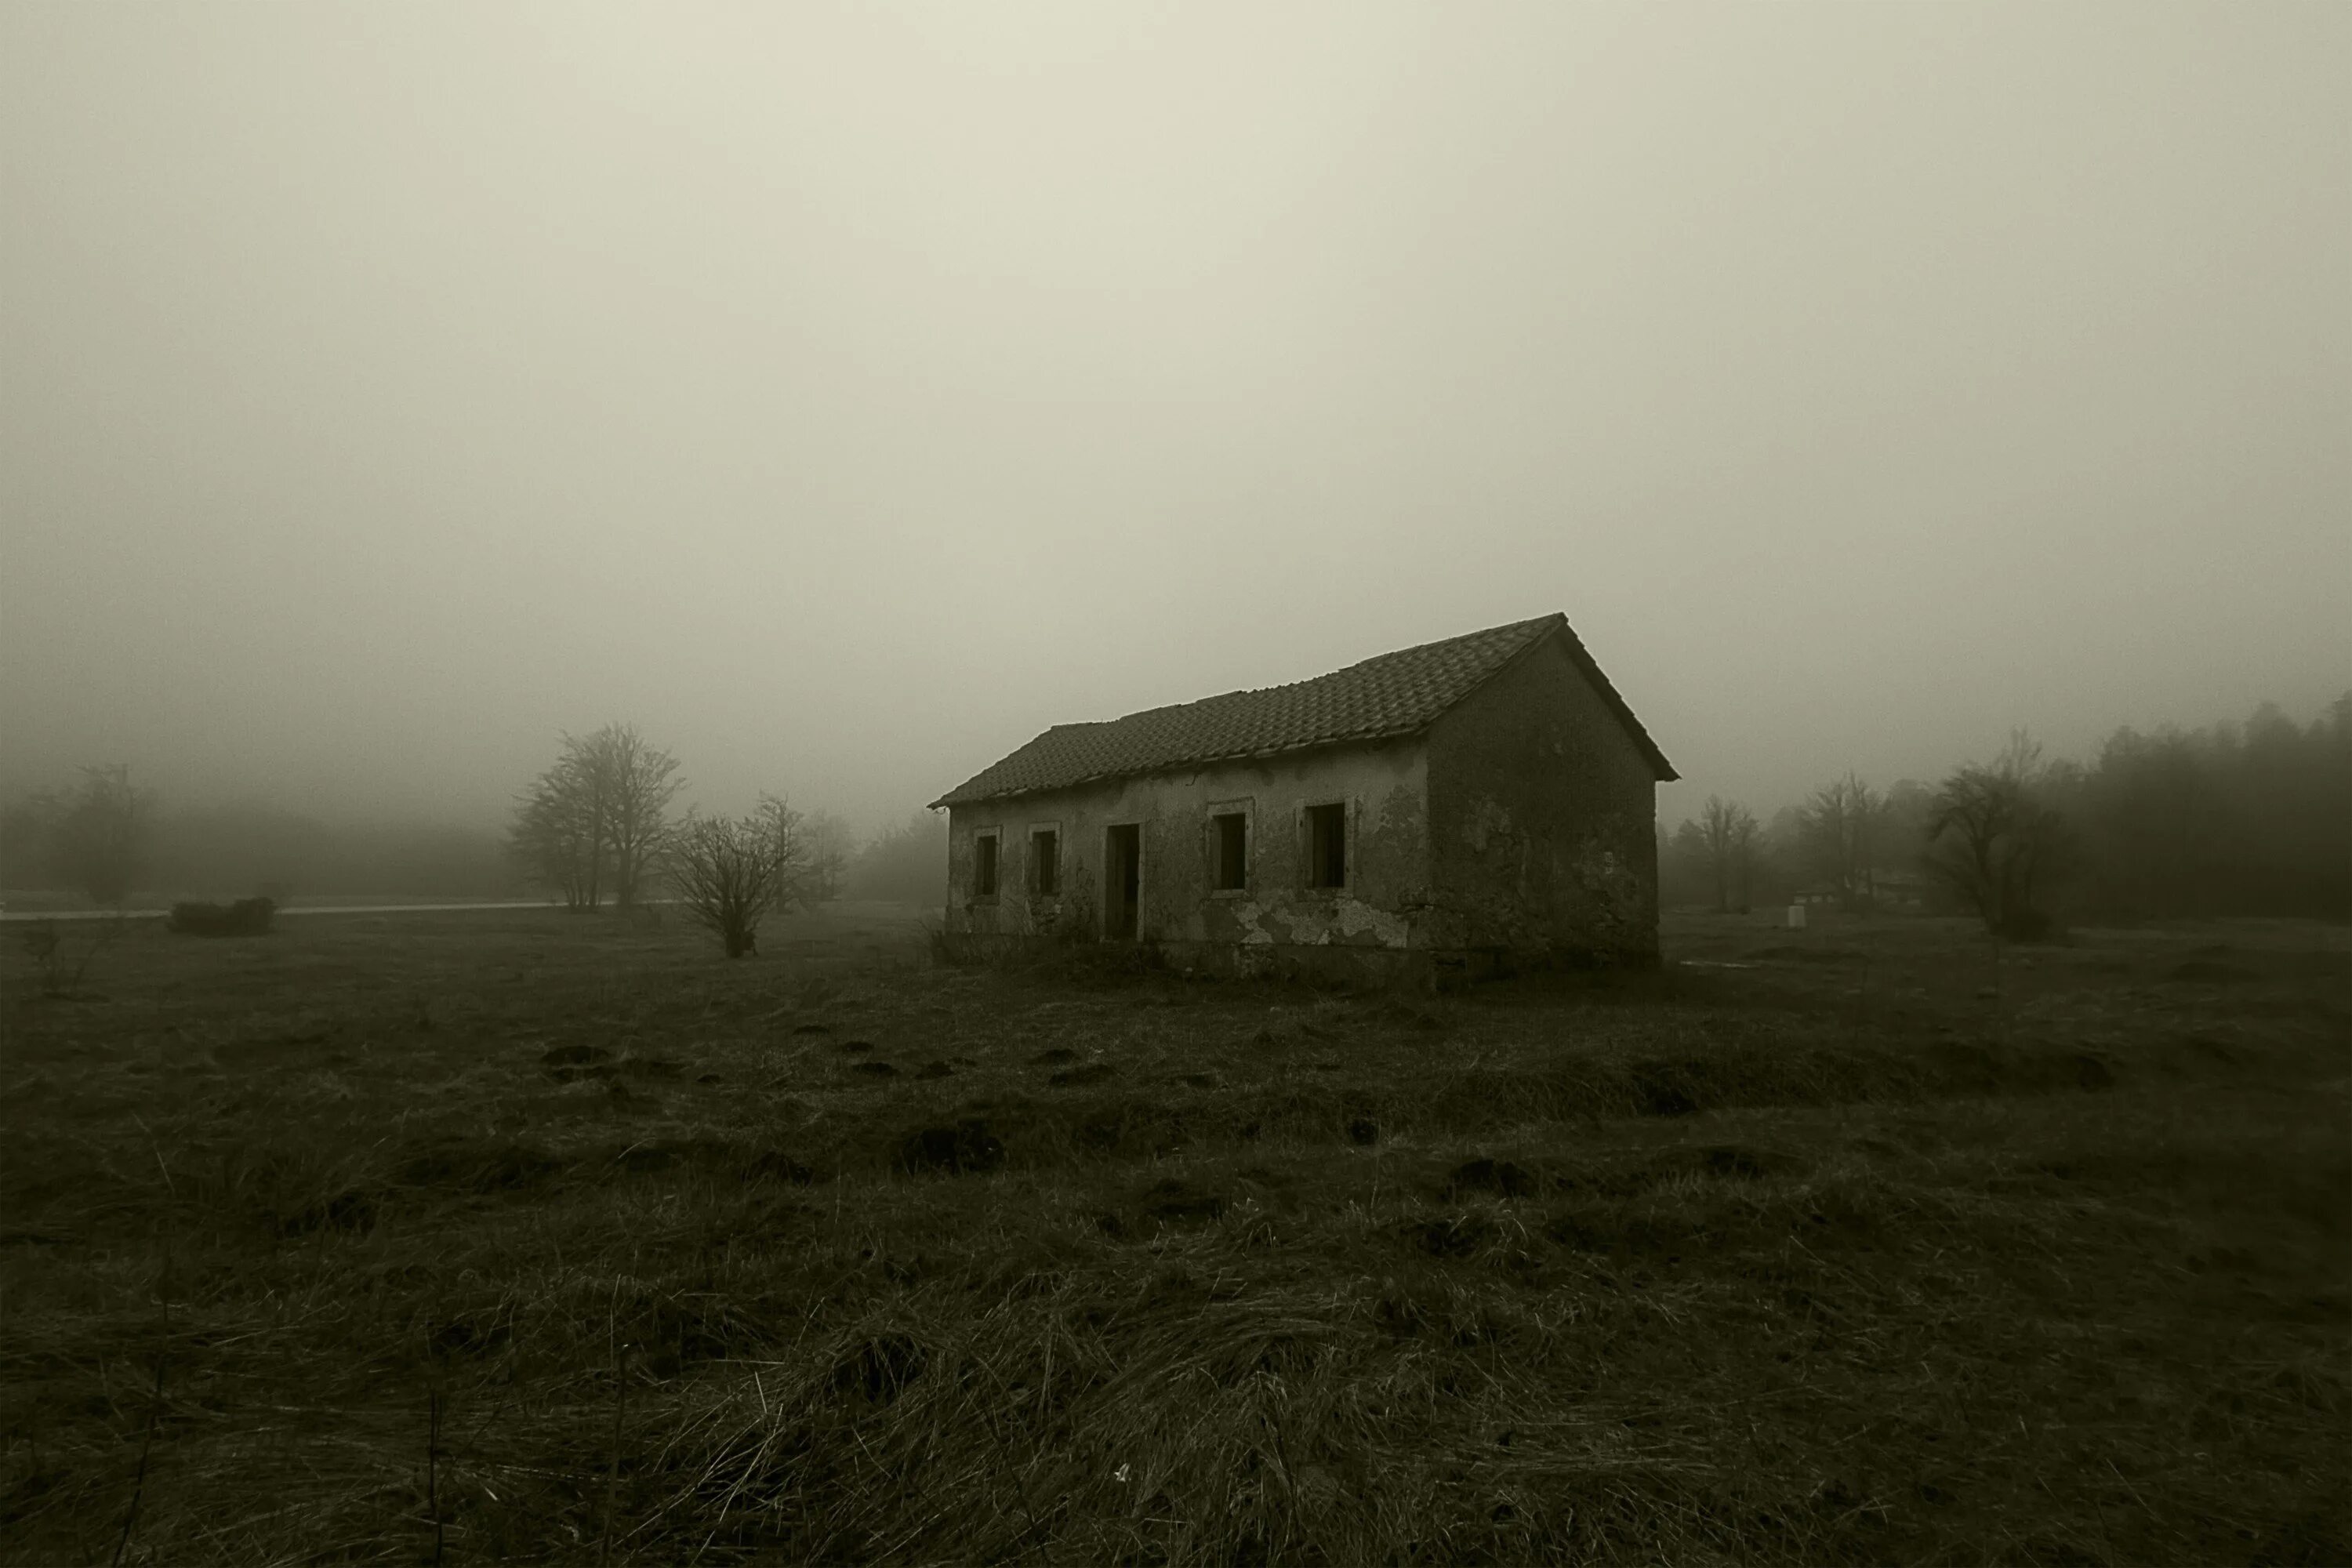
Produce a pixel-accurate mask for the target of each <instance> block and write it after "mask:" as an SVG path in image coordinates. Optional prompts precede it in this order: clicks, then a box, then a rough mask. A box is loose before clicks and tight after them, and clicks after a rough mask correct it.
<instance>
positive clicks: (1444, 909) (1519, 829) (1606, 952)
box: [1426, 637, 1658, 963]
mask: <svg viewBox="0 0 2352 1568" xmlns="http://www.w3.org/2000/svg"><path fill="white" fill-rule="evenodd" d="M1428 774H1429V824H1430V826H1429V834H1430V842H1431V846H1432V865H1433V871H1434V874H1433V879H1432V880H1433V894H1434V898H1433V903H1434V906H1435V907H1434V908H1433V910H1432V911H1431V915H1430V918H1429V919H1428V921H1427V922H1426V923H1427V925H1428V927H1429V932H1430V935H1429V940H1430V942H1432V944H1433V945H1436V946H1444V947H1453V946H1458V947H1464V948H1472V949H1476V948H1502V949H1509V950H1511V951H1513V952H1522V953H1527V952H1548V953H1550V954H1552V955H1554V956H1557V957H1559V958H1562V959H1570V960H1574V959H1584V958H1593V959H1601V960H1605V961H1617V962H1633V963H1643V962H1649V961H1654V959H1655V958H1656V956H1657V951H1658V861H1657V823H1656V817H1657V804H1656V802H1657V786H1656V780H1655V778H1654V775H1653V773H1652V771H1651V766H1650V762H1649V759H1648V757H1647V756H1646V755H1644V754H1643V751H1642V750H1641V748H1640V747H1639V746H1638V745H1637V744H1636V743H1635V742H1634V741H1633V737H1632V736H1631V735H1629V734H1627V733H1626V731H1625V727H1624V725H1623V724H1622V723H1621V722H1620V721H1619V720H1618V718H1617V715H1616V712H1615V710H1613V709H1612V708H1611V707H1610V706H1609V704H1608V702H1607V701H1606V700H1605V699H1603V698H1602V697H1601V694H1600V693H1599V692H1598V691H1596V690H1595V689H1593V688H1592V686H1591V683H1590V682H1589V681H1588V680H1587V679H1586V678H1585V675H1584V672H1583V670H1582V669H1581V668H1580V667H1579V666H1578V664H1577V663H1576V661H1575V659H1574V658H1572V657H1571V656H1570V653H1569V652H1568V650H1567V648H1566V647H1563V646H1561V642H1560V639H1559V638H1558V637H1549V638H1547V639H1546V640H1545V641H1544V642H1543V643H1542V644H1541V645H1539V646H1538V647H1536V648H1534V649H1532V650H1530V651H1529V653H1528V655H1527V657H1525V658H1521V659H1520V660H1519V661H1518V662H1517V664H1515V665H1513V666H1512V667H1511V668H1508V669H1507V670H1505V671H1504V672H1503V673H1502V674H1500V675H1498V676H1496V678H1495V679H1492V680H1490V681H1488V682H1487V683H1486V685H1485V686H1483V687H1481V688H1479V689H1478V690H1476V691H1475V692H1473V693H1472V694H1471V695H1470V696H1469V697H1468V698H1467V699H1465V700H1464V701H1463V702H1461V703H1460V704H1459V705H1458V706H1456V707H1455V708H1454V709H1453V710H1451V711H1449V712H1447V713H1446V714H1445V715H1444V717H1443V718H1441V719H1440V720H1439V721H1437V723H1436V724H1435V725H1434V726H1433V727H1432V728H1431V731H1430V733H1429V752H1428Z"/></svg>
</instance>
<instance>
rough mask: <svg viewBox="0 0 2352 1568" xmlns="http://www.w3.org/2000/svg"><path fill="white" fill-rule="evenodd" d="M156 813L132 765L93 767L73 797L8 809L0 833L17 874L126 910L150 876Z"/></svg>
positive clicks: (64, 794) (46, 797)
mask: <svg viewBox="0 0 2352 1568" xmlns="http://www.w3.org/2000/svg"><path fill="white" fill-rule="evenodd" d="M150 805H151V802H150V800H149V798H148V797H147V796H146V795H144V794H142V792H141V791H140V790H138V789H137V788H135V787H134V786H133V785H132V784H131V765H130V764H129V763H100V764H99V765H97V766H93V767H86V768H84V769H82V770H81V783H80V784H79V785H78V786H76V787H75V788H74V789H72V790H70V791H58V790H44V791H41V792H40V793H38V794H37V795H31V796H29V797H27V798H26V799H25V800H22V801H20V802H18V803H17V804H16V805H13V806H11V807H10V808H9V810H8V812H7V814H6V817H5V822H0V832H5V834H6V836H7V838H8V849H7V854H8V861H9V867H10V870H11V871H12V873H17V874H22V873H25V872H29V873H31V874H32V875H33V876H35V877H37V878H39V879H42V880H45V881H48V882H51V883H53V884H54V885H57V886H60V887H68V888H79V889H81V891H82V892H83V893H84V894H86V895H87V896H88V897H89V901H90V902H92V903H94V904H110V905H114V906H117V907H120V906H121V903H122V901H123V900H125V899H127V898H129V897H130V896H131V888H132V886H133V885H134V884H135V883H136V882H137V881H138V879H140V878H141V877H142V876H143V875H145V874H146V870H147V860H148V847H149V839H150V833H149V826H148V819H149V817H150V816H151V815H152V814H151V811H150Z"/></svg>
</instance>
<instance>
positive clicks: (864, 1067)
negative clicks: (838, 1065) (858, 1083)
mask: <svg viewBox="0 0 2352 1568" xmlns="http://www.w3.org/2000/svg"><path fill="white" fill-rule="evenodd" d="M849 1070H850V1071H851V1072H854V1073H856V1074H858V1075H859V1076H860V1077H863V1078H897V1077H898V1068H895V1067H892V1066H891V1065H890V1064H889V1063H888V1062H853V1063H851V1064H850V1068H849Z"/></svg>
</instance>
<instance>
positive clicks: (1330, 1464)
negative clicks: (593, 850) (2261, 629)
mask: <svg viewBox="0 0 2352 1568" xmlns="http://www.w3.org/2000/svg"><path fill="white" fill-rule="evenodd" d="M69 940H73V941H77V942H79V941H80V940H83V937H82V936H81V935H80V934H79V933H69ZM17 942H18V933H17V931H16V928H13V927H12V928H8V929H7V931H6V944H7V946H6V951H5V952H0V966H5V967H0V976H5V981H6V994H5V1002H0V1020H4V1021H5V1052H4V1053H0V1096H5V1100H0V1103H5V1106H6V1118H7V1121H6V1127H5V1131H6V1136H5V1140H0V1430H5V1445H6V1447H5V1463H4V1464H0V1559H5V1561H7V1562H11V1563H106V1562H110V1561H113V1560H117V1559H118V1558H119V1560H120V1561H122V1562H126V1563H171V1564H182V1563H236V1564H241V1565H260V1564H274V1563H430V1562H436V1561H437V1562H445V1563H473V1562H487V1561H496V1560H518V1561H529V1562H547V1561H573V1562H582V1563H589V1562H593V1563H710V1564H729V1563H749V1562H775V1563H800V1562H827V1563H835V1562H838V1563H859V1562H863V1563H984V1562H1033V1561H1034V1562H1040V1563H1066V1564H1097V1563H1266V1564H1307V1563H1332V1564H1339V1563H1560V1562H1587V1561H1590V1562H1599V1563H1614V1562H1627V1563H1633V1562H1638V1563H1676V1564H1710V1563H1722V1564H1732V1563H1759V1564H1761V1563H1892V1562H1903V1563H2043V1564H2053V1565H2054V1564H2125V1563H2270V1564H2284V1563H2345V1562H2347V1561H2352V1517H2348V1515H2352V1506H2347V1497H2352V1366H2347V1349H2352V1224H2347V1220H2348V1219H2352V1114H2348V1113H2352V1105H2347V1066H2348V1065H2352V949H2348V948H2347V933H2346V932H2345V931H2341V930H2331V929H2326V928H2319V927H2295V926H2284V925H2281V926H2260V925H2231V926H2227V927H2222V926H2215V927H2209V928H2202V929H2199V930H2194V931H2189V930H2179V929H2174V930H2165V931H2137V932H2121V931H2094V932H2080V933H2077V934H2076V935H2075V936H2074V938H2073V939H2072V940H2071V941H2070V942H2067V943H2064V944H2062V945H2054V946H2048V947H2042V948H2036V949H2015V950H2011V952H2008V953H2007V954H2006V955H2005V956H2004V958H2003V959H2002V962H2001V963H2000V968H1999V971H1998V975H1997V976H1996V971H1995V968H1994V965H1993V956H1992V954H1991V953H1990V951H1989V950H1988V949H1987V948H1986V946H1985V945H1984V943H1983V942H1982V940H1981V938H1980V937H1978V936H1975V935H1972V934H1971V933H1970V932H1969V931H1968V929H1967V928H1965V927H1964V926H1962V925H1959V924H1958V923H1950V922H1940V921H1884V922H1871V923H1864V922H1856V923H1853V924H1846V925H1839V924H1834V923H1832V924H1831V925H1829V926H1827V927H1826V928H1825V929H1815V930H1812V931H1805V932H1795V933H1792V932H1786V931H1771V930H1768V929H1765V928H1763V927H1762V926H1760V925H1757V924H1748V923H1743V922H1734V921H1706V920H1679V921H1676V922H1675V924H1674V926H1673V927H1672V929H1671V930H1670V931H1669V932H1668V951H1669V957H1670V962H1669V963H1668V964H1667V965H1666V966H1665V967H1664V969H1663V970H1662V971H1660V972H1659V973H1654V974H1648V975H1619V976H1610V975H1599V976H1586V977H1553V978H1541V979H1538V978H1528V979H1522V980H1518V981H1511V982H1506V983H1501V984H1494V985H1491V986H1487V987H1485V988H1482V989H1479V990H1477V991H1475V992H1473V993H1471V994H1466V995H1459V996H1454V995H1449V996H1444V997H1422V996H1412V995H1394V994H1333V993H1316V992H1310V991H1303V990H1297V989H1284V988H1278V987H1274V986H1270V985H1255V984H1206V983H1196V982H1190V981H1186V980H1184V979H1181V978H1180V977H1175V976H1170V975H1164V974H1156V973H1131V974H1121V973H1108V972H1104V971H1100V970H1094V969H1088V968H1086V967H1083V966H1075V965H1065V966H1062V967H1059V968H1055V969H1050V970H1039V971H1032V972H1029V973H1003V972H998V971H969V970H959V969H952V968H940V967H934V966H933V965H932V964H931V963H930V962H929V958H928V954H927V952H926V950H925V948H924V946H923V944H922V942H920V940H919V933H917V932H916V931H914V930H913V928H912V926H911V923H910V922H908V921H905V920H903V919H899V918H893V917H892V916H890V915H889V913H888V912H887V911H878V910H868V911H864V912H863V913H860V912H858V911H850V912H848V913H846V914H842V913H835V914H833V915H830V916H826V917H822V918H819V917H811V918H807V919H802V920H795V921H785V922H781V923H777V924H772V926H771V927H770V929H769V931H767V932H765V933H763V942H762V945H763V948H764V949H765V952H764V953H763V955H762V956H760V957H757V958H753V959H750V960H747V961H745V962H742V963H732V964H730V963H726V962H724V961H723V960H721V959H720V958H719V957H718V956H717V954H716V952H715V949H714V948H713V947H712V946H711V945H710V944H709V943H708V942H707V941H706V940H705V939H703V938H702V937H701V936H700V935H699V934H698V933H695V932H692V931H688V930H685V929H682V928H681V927H680V926H679V925H677V923H676V921H675V919H673V920H672V921H671V922H670V923H667V924H665V925H661V926H658V927H642V926H635V925H632V924H629V923H627V922H625V921H621V920H619V919H616V918H613V917H610V916H607V917H604V918H598V919H574V918H567V917H566V916H564V915H562V914H561V913H559V912H555V911H543V912H542V911H470V912H463V913H437V914H413V915H389V914H387V915H352V916H323V915H321V916H311V917H306V918H289V919H286V920H283V921H280V923H279V929H278V931H276V932H274V933H272V934H270V935H268V936H264V937H257V938H247V939H236V940H223V941H205V940H199V939H193V938H184V937H173V936H171V935H168V934H166V933H165V932H163V931H162V930H161V929H160V926H159V925H158V924H156V923H155V922H152V921H151V922H147V923H146V924H143V925H142V926H140V927H138V928H137V929H135V930H134V931H131V933H129V934H128V935H127V936H125V937H124V938H123V939H122V940H121V942H118V943H117V944H116V945H114V946H113V947H111V948H110V949H108V950H107V951H106V952H101V953H100V955H99V956H98V958H97V959H96V961H95V962H94V963H92V964H91V966H90V969H89V973H88V974H87V976H86V977H85V979H84V981H83V983H82V984H81V986H80V988H79V994H76V995H72V996H68V997H47V996H44V995H42V994H40V990H39V987H38V986H37V985H36V984H33V983H32V978H31V976H32V965H31V961H30V959H29V958H27V957H26V956H25V955H24V954H21V953H20V952H17V951H16V948H17Z"/></svg>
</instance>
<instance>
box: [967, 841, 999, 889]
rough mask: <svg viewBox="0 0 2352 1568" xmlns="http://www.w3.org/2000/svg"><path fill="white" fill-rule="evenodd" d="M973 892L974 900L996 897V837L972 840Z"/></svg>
mask: <svg viewBox="0 0 2352 1568" xmlns="http://www.w3.org/2000/svg"><path fill="white" fill-rule="evenodd" d="M971 891H972V896H973V897H974V898H979V899H992V898H994V897H996V835H995V834H993V833H991V834H987V835H985V836H984V837H980V838H975V839H973V840H972V845H971Z"/></svg>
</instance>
